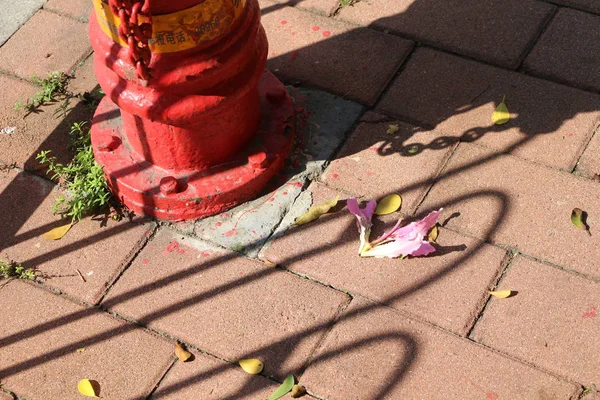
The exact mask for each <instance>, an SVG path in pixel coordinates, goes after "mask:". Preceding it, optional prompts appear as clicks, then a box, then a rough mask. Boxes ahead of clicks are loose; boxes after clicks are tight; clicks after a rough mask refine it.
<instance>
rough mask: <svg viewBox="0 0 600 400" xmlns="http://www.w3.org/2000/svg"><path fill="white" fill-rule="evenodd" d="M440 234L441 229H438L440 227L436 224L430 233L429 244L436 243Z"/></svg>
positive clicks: (428, 236)
mask: <svg viewBox="0 0 600 400" xmlns="http://www.w3.org/2000/svg"><path fill="white" fill-rule="evenodd" d="M439 234H440V230H439V228H438V226H437V224H436V225H434V227H433V228H431V230H430V231H429V235H427V241H428V242H435V241H436V240H437V238H438V235H439Z"/></svg>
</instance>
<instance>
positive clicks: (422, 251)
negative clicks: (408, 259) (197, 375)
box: [410, 241, 435, 257]
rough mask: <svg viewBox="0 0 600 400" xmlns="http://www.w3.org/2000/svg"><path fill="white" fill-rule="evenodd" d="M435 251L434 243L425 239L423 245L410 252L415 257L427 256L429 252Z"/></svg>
mask: <svg viewBox="0 0 600 400" xmlns="http://www.w3.org/2000/svg"><path fill="white" fill-rule="evenodd" d="M434 251H435V247H433V245H432V244H431V243H429V242H427V241H423V242H421V246H420V247H419V248H418V249H417V250H415V251H413V252H412V253H410V255H411V256H413V257H418V256H426V255H427V254H431V253H433V252H434Z"/></svg>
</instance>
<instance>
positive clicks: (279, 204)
mask: <svg viewBox="0 0 600 400" xmlns="http://www.w3.org/2000/svg"><path fill="white" fill-rule="evenodd" d="M291 92H292V95H293V96H294V97H295V99H296V104H297V111H298V140H297V144H296V146H295V148H294V150H293V152H292V155H291V156H290V159H289V160H288V167H287V168H286V169H285V170H284V171H283V172H282V173H281V174H280V176H279V177H278V181H277V182H274V183H273V186H272V187H271V188H270V190H269V192H268V193H267V194H265V195H263V196H262V197H260V198H258V199H256V200H253V201H250V202H247V203H244V204H242V205H240V206H238V207H235V208H233V209H231V210H229V211H227V212H224V213H221V214H219V215H215V216H212V217H208V218H204V219H201V220H198V221H196V222H195V223H194V229H193V233H194V235H195V236H197V237H199V238H201V239H204V240H207V241H210V242H212V243H215V244H218V245H220V246H223V247H225V248H227V249H230V250H234V251H238V252H242V253H244V254H245V255H246V256H249V257H256V256H257V255H258V252H259V250H260V248H261V247H262V246H263V245H264V244H265V242H266V241H267V239H268V238H269V237H270V236H271V234H272V233H273V232H274V231H275V229H276V228H277V227H278V226H280V224H281V223H282V220H283V218H284V216H285V215H286V214H287V213H288V210H289V209H290V206H291V205H292V204H293V203H294V200H295V199H296V198H297V197H298V196H299V195H300V193H301V192H302V189H303V188H304V187H305V186H306V184H307V181H308V180H311V179H314V178H315V177H317V176H319V175H320V174H321V173H322V172H323V169H324V167H325V165H326V163H327V162H328V160H329V159H330V158H331V157H332V156H333V154H334V153H335V152H336V150H337V149H338V147H340V145H341V144H342V143H343V141H344V140H345V138H346V135H347V134H348V132H349V131H350V128H351V127H352V126H353V125H354V123H355V121H356V120H357V119H358V118H359V116H360V115H361V114H362V112H363V110H364V109H363V106H361V105H359V104H357V103H354V102H351V101H348V100H345V99H343V98H341V97H338V96H335V95H331V94H329V93H325V92H322V91H318V90H311V89H295V88H292V89H291ZM290 218H291V217H290ZM291 223H293V219H291V221H289V220H286V221H285V224H284V226H289V225H290V224H291ZM173 227H174V228H175V229H177V230H180V231H182V232H186V233H191V230H190V228H191V226H190V224H189V223H185V224H174V225H173Z"/></svg>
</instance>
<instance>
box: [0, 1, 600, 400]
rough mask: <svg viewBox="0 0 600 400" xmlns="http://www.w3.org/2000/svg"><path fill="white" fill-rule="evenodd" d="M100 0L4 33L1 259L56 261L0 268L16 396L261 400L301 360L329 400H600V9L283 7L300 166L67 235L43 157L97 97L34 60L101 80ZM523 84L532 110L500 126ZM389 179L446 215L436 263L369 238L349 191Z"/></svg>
mask: <svg viewBox="0 0 600 400" xmlns="http://www.w3.org/2000/svg"><path fill="white" fill-rule="evenodd" d="M90 3H91V2H89V1H85V0H81V1H72V2H71V1H63V0H48V1H46V2H44V1H39V2H36V1H27V2H20V5H19V6H16V8H15V6H11V7H12V8H11V9H10V11H9V13H12V14H11V15H12V16H13V18H12V19H9V20H10V21H12V22H11V23H10V24H4V25H3V29H2V31H1V32H0V33H1V34H0V43H3V44H0V88H2V94H3V96H2V97H1V99H0V132H2V133H0V149H1V150H0V166H1V167H2V168H0V210H2V216H1V217H0V227H2V231H1V232H2V234H1V236H0V258H2V259H4V260H6V259H13V260H15V261H18V262H21V263H23V265H24V266H26V267H33V268H37V269H38V270H39V271H40V272H41V273H43V276H41V277H40V278H38V279H37V282H21V281H0V310H2V312H0V389H1V390H0V399H2V400H4V399H5V398H6V399H9V398H12V397H13V396H12V393H14V395H15V396H20V398H27V399H29V400H36V399H43V400H46V399H77V398H81V396H80V395H79V394H78V393H77V391H76V384H77V381H78V379H81V378H89V379H95V380H97V381H98V382H99V383H100V386H101V392H100V396H101V398H105V399H118V400H122V399H144V398H152V399H256V398H266V397H267V396H268V395H269V393H271V392H272V391H273V390H274V388H276V387H277V385H278V383H279V382H281V381H282V380H283V378H284V377H285V375H286V374H288V373H292V374H294V375H295V376H296V377H297V378H298V379H299V381H300V382H301V383H302V384H304V385H305V386H306V387H307V389H308V391H309V395H307V397H308V398H315V399H343V400H347V399H369V400H370V399H399V398H402V399H421V398H427V399H437V398H460V399H505V398H506V399H579V398H583V399H586V400H591V399H593V398H594V397H596V394H595V393H594V391H595V389H594V387H596V388H597V387H600V376H599V375H598V370H599V367H600V365H599V361H598V357H599V354H598V350H597V347H598V346H597V342H598V339H599V338H598V332H599V329H598V328H599V327H600V325H599V321H600V316H599V315H598V313H599V312H600V297H599V296H598V284H599V282H600V269H599V267H598V263H597V259H598V256H599V255H600V242H599V241H598V239H597V237H596V236H597V234H598V227H599V226H600V217H599V216H600V206H599V205H598V204H600V203H599V200H600V161H598V151H599V150H600V138H599V135H598V124H599V122H600V89H599V87H600V86H599V85H598V78H599V77H600V75H598V71H600V68H599V63H600V56H599V55H600V53H599V48H598V46H597V42H598V38H599V37H600V24H599V23H598V21H600V8H599V6H598V5H597V2H595V1H589V0H551V1H550V0H549V1H542V0H526V1H516V0H514V1H513V0H510V1H504V2H498V1H494V0H485V1H454V0H452V1H448V2H434V1H431V0H402V1H397V2H389V1H383V0H360V1H358V2H355V4H354V5H353V6H345V7H341V8H340V9H338V1H335V0H328V1H313V0H291V1H285V0H277V1H269V0H260V2H259V3H260V6H261V11H262V13H263V24H264V27H265V29H266V31H267V35H268V37H269V41H270V50H269V62H268V66H269V68H270V69H271V70H273V72H274V73H275V74H277V75H278V76H279V77H280V78H282V79H284V81H285V82H286V83H288V84H290V85H291V86H299V87H300V89H296V88H294V87H290V91H291V92H292V94H293V95H294V96H295V97H296V101H297V103H298V105H299V106H300V107H302V108H305V109H306V110H307V113H308V120H307V121H306V124H305V125H306V126H304V127H303V129H302V137H303V141H304V142H305V144H306V145H307V147H306V148H303V149H302V150H303V152H302V153H301V156H300V158H299V159H298V160H299V165H295V166H289V167H288V168H287V169H286V170H285V171H284V172H283V173H282V176H281V177H279V178H280V179H279V180H278V182H280V183H279V184H280V186H277V185H275V186H274V187H272V188H269V191H268V193H266V194H265V195H264V196H263V197H261V198H260V199H258V200H256V201H254V202H250V203H248V204H245V205H242V206H240V207H237V208H235V209H233V210H230V211H228V212H226V213H223V214H222V215H218V216H215V217H212V218H208V219H206V220H202V221H196V222H188V223H182V224H172V225H169V224H164V223H158V224H157V223H155V222H153V221H149V220H144V219H141V218H137V219H134V220H133V221H131V222H129V221H122V222H116V221H109V222H108V223H107V224H104V223H101V221H100V220H99V218H86V219H84V220H83V221H82V222H81V223H78V224H77V225H75V226H74V227H73V228H72V230H71V231H70V232H69V233H68V234H67V235H66V236H65V237H64V238H63V239H61V240H59V241H55V242H49V241H47V240H45V239H43V238H41V237H40V236H41V234H42V233H43V232H45V231H47V230H48V229H50V228H52V227H55V226H58V225H59V224H61V221H60V220H59V219H58V218H57V217H55V216H53V215H52V214H51V211H50V208H51V205H52V203H53V201H54V198H55V197H56V196H57V195H58V190H57V188H56V187H55V184H54V183H53V182H51V181H50V180H49V179H48V177H47V176H46V175H45V174H44V170H43V169H42V168H40V166H39V165H38V164H37V162H36V161H35V155H36V154H37V153H38V152H39V151H41V150H47V149H51V150H53V152H55V153H57V154H58V155H59V156H60V157H61V159H62V160H68V158H69V156H70V154H69V152H68V141H69V138H68V132H69V129H70V126H71V125H72V123H73V122H77V121H82V120H87V119H89V117H90V115H91V110H90V109H89V107H86V104H84V103H83V102H74V103H73V104H72V106H74V108H73V109H72V110H70V112H69V113H68V114H67V115H66V117H64V118H56V117H55V116H54V115H53V114H54V111H55V110H56V109H57V108H58V106H59V105H58V104H54V105H50V106H47V107H42V108H41V112H40V113H35V114H30V115H27V116H25V115H24V113H23V112H16V111H14V110H13V105H14V104H15V103H16V102H19V101H24V100H26V98H28V97H30V96H32V95H33V94H34V93H35V92H36V91H37V90H38V88H37V87H36V86H35V84H34V83H33V80H32V75H34V74H35V75H38V76H40V77H44V76H46V75H47V74H48V73H49V72H52V71H56V70H58V71H62V72H66V73H72V74H73V75H74V78H73V79H72V80H71V82H70V86H69V88H70V90H72V91H73V92H76V93H84V92H90V91H92V90H94V89H95V88H97V82H96V80H95V77H94V75H93V60H92V57H90V52H91V50H90V46H89V42H88V38H87V35H86V32H87V28H86V24H85V22H86V21H87V20H88V15H89V12H90V10H91V7H90ZM17 17H19V18H21V20H19V19H18V18H17ZM2 18H3V17H2ZM2 18H0V21H2ZM19 21H20V22H19ZM21 25H22V26H21ZM503 96H506V102H507V104H508V107H509V109H510V112H511V120H510V121H509V122H508V123H507V124H505V125H493V124H492V123H491V120H490V114H491V112H492V111H493V109H494V107H495V106H496V105H497V104H498V103H499V102H500V100H501V99H502V97H503ZM390 125H393V126H395V125H397V126H398V130H397V131H395V132H392V133H391V134H390V133H387V130H388V128H389V126H390ZM13 128H14V129H13ZM388 193H400V194H401V195H402V196H403V200H404V201H403V206H402V209H401V212H402V215H404V216H405V217H406V218H408V219H411V218H413V217H415V216H422V215H424V214H425V213H427V212H429V211H430V210H432V209H436V208H439V207H444V212H443V214H442V222H443V225H444V226H443V227H442V228H440V237H439V239H438V244H437V249H438V250H437V252H436V253H434V254H433V255H432V256H429V257H424V258H408V259H404V260H387V259H363V258H360V257H359V256H358V255H357V254H356V251H357V247H358V235H357V232H356V228H355V224H354V219H353V217H352V216H351V215H350V214H349V213H348V211H347V210H346V208H345V207H344V200H345V199H347V198H349V197H352V196H358V197H361V198H362V199H365V200H366V199H370V198H380V197H382V196H384V195H386V194H388ZM338 194H339V195H340V196H341V199H342V201H341V202H340V205H339V206H338V207H336V208H335V209H334V210H333V211H332V212H331V213H330V214H329V215H326V216H323V217H322V218H320V219H319V220H318V221H315V222H313V223H311V224H307V225H304V226H300V227H294V226H293V221H294V219H295V218H296V217H297V216H299V215H301V214H302V213H304V212H305V211H306V210H307V209H308V207H309V206H310V205H311V204H315V203H319V202H321V201H324V200H327V199H330V198H332V197H333V196H335V195H338ZM575 207H579V208H582V209H583V210H585V211H587V212H588V214H589V215H588V219H587V222H588V224H589V226H590V229H591V236H590V235H588V234H587V233H586V232H584V231H582V230H578V229H576V228H574V227H573V226H572V225H571V222H570V219H569V216H570V212H571V210H572V209H573V208H575ZM399 215H400V214H394V215H389V216H384V217H378V218H376V221H375V225H374V228H373V229H374V232H373V235H378V234H380V233H382V232H383V231H384V230H385V229H386V228H389V226H390V225H391V224H393V223H394V222H395V219H396V218H397V217H398V216H399ZM79 273H81V275H82V277H83V278H82V277H80V276H79ZM495 288H500V289H510V290H513V291H515V295H514V296H512V297H510V298H507V299H497V298H493V297H491V296H490V295H489V294H488V290H491V289H495ZM176 340H177V341H182V342H184V343H186V344H187V346H188V348H189V349H190V351H191V352H192V353H193V354H194V359H193V360H192V361H190V362H186V363H181V362H179V361H177V360H176V359H175V357H174V355H173V351H172V346H173V343H174V342H175V341H176ZM242 357H258V358H261V359H262V360H263V361H264V362H265V369H264V371H263V372H262V374H261V375H259V376H250V375H248V374H246V373H244V372H243V371H242V370H241V368H239V367H238V366H237V364H236V363H235V361H236V360H237V359H239V358H242ZM9 393H11V394H9ZM18 398H19V397H18ZM284 398H286V399H288V398H290V396H289V395H287V396H286V397H284Z"/></svg>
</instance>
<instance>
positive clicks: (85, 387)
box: [77, 379, 99, 397]
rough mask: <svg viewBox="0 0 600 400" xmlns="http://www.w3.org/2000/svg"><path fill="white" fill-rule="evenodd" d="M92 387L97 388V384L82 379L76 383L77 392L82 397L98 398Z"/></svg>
mask: <svg viewBox="0 0 600 400" xmlns="http://www.w3.org/2000/svg"><path fill="white" fill-rule="evenodd" d="M94 386H96V387H98V386H99V385H98V382H96V381H92V380H89V379H82V380H80V381H79V383H77V390H78V391H79V393H81V394H82V395H84V396H88V397H98V393H97V391H96V387H94Z"/></svg>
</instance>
